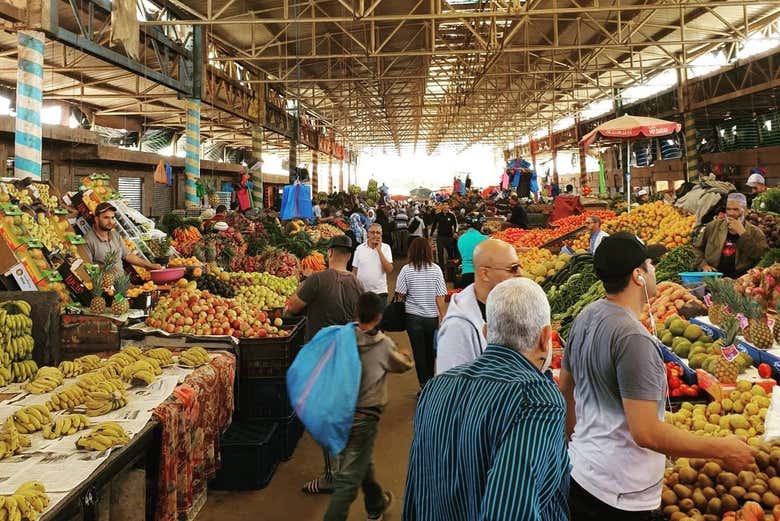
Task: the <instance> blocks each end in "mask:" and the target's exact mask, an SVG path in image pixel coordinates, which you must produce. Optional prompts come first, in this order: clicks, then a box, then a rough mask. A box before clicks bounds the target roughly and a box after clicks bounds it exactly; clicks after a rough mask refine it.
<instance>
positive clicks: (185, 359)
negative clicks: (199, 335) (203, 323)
mask: <svg viewBox="0 0 780 521" xmlns="http://www.w3.org/2000/svg"><path fill="white" fill-rule="evenodd" d="M208 361H209V353H208V351H206V350H205V349H203V348H202V347H191V348H189V349H187V350H186V351H182V353H181V354H180V355H179V363H180V364H182V365H186V366H187V367H200V366H202V365H204V364H207V363H208Z"/></svg>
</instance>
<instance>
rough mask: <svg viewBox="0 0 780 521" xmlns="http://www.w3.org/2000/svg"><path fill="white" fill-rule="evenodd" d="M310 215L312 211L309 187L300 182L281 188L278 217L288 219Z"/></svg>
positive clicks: (308, 216)
mask: <svg viewBox="0 0 780 521" xmlns="http://www.w3.org/2000/svg"><path fill="white" fill-rule="evenodd" d="M312 217H314V213H313V211H312V207H311V187H310V186H308V185H302V184H300V183H295V184H294V185H287V186H285V187H284V189H283V190H282V208H281V212H280V214H279V218H280V219H281V220H283V221H289V220H290V219H311V218H312Z"/></svg>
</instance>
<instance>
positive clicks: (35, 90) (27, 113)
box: [14, 31, 44, 179]
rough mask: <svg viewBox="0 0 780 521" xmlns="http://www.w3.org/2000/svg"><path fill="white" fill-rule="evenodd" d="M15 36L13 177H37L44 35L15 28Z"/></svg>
mask: <svg viewBox="0 0 780 521" xmlns="http://www.w3.org/2000/svg"><path fill="white" fill-rule="evenodd" d="M16 40H17V47H18V52H19V68H18V71H17V73H16V124H15V125H16V126H15V134H14V177H17V178H20V179H24V178H27V177H31V178H33V179H40V178H41V149H42V145H43V133H42V127H41V109H42V106H43V50H44V35H43V33H41V32H38V31H18V32H17V33H16Z"/></svg>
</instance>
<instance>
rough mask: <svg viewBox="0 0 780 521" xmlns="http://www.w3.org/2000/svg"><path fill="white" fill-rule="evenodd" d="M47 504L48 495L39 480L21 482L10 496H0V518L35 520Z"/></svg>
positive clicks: (19, 520)
mask: <svg viewBox="0 0 780 521" xmlns="http://www.w3.org/2000/svg"><path fill="white" fill-rule="evenodd" d="M47 506H49V496H47V495H46V489H45V488H44V487H43V483H41V482H40V481H28V482H27V483H24V484H22V486H20V487H19V488H18V489H16V492H14V493H13V495H12V496H0V520H3V521H5V520H7V521H22V519H26V520H28V521H35V520H36V519H38V518H39V517H40V515H41V513H42V512H43V511H44V510H45V509H46V507H47Z"/></svg>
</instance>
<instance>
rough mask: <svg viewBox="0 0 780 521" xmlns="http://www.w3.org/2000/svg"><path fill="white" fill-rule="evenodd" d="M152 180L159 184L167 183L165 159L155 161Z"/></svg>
mask: <svg viewBox="0 0 780 521" xmlns="http://www.w3.org/2000/svg"><path fill="white" fill-rule="evenodd" d="M154 182H155V183H160V184H161V185H165V184H168V176H166V175H165V161H163V160H162V159H161V160H160V161H159V162H158V163H157V167H156V168H155V169H154Z"/></svg>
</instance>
